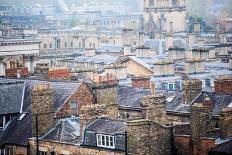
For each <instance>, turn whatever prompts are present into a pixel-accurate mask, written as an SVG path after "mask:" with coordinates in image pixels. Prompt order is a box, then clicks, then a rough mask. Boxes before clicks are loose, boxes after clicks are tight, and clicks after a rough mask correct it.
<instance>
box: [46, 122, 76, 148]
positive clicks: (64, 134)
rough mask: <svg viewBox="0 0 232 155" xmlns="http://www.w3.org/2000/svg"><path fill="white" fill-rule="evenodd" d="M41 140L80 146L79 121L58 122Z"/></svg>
mask: <svg viewBox="0 0 232 155" xmlns="http://www.w3.org/2000/svg"><path fill="white" fill-rule="evenodd" d="M42 139H44V140H51V141H57V142H62V143H71V144H80V124H79V121H71V119H70V118H66V119H62V120H59V121H58V122H57V123H56V125H55V126H54V127H53V128H52V129H51V130H50V131H48V132H47V134H46V135H44V136H43V137H42Z"/></svg>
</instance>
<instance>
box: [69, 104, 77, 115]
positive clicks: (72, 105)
mask: <svg viewBox="0 0 232 155" xmlns="http://www.w3.org/2000/svg"><path fill="white" fill-rule="evenodd" d="M70 110H71V114H76V113H77V110H78V105H77V102H75V101H72V102H71V103H70Z"/></svg>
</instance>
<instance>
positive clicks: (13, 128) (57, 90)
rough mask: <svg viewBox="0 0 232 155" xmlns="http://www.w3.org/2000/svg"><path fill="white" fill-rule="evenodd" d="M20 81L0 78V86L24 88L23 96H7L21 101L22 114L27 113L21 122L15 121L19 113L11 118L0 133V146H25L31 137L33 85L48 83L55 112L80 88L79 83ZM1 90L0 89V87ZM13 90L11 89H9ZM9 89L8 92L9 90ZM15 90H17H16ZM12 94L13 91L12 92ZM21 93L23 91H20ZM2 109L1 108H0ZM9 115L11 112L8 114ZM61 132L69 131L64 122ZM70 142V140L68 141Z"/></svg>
mask: <svg viewBox="0 0 232 155" xmlns="http://www.w3.org/2000/svg"><path fill="white" fill-rule="evenodd" d="M19 81H22V80H18V79H2V78H0V84H2V83H6V82H8V83H13V84H12V85H16V86H17V85H20V87H19V88H21V85H23V86H24V88H25V91H24V93H23V95H18V96H17V97H15V95H14V94H12V93H11V94H9V96H10V97H11V96H12V97H14V99H15V100H17V101H21V100H22V99H23V107H22V112H27V113H28V114H27V115H26V116H25V117H24V118H23V119H22V120H21V121H19V120H17V119H18V118H19V117H20V115H21V114H20V113H19V112H20V111H19V112H18V114H16V115H15V117H13V119H12V120H11V123H10V124H9V126H8V127H6V129H5V130H4V131H0V146H1V145H3V144H7V143H8V144H15V145H24V146H26V145H27V142H28V138H30V137H32V131H31V124H32V118H31V92H32V88H33V86H34V85H36V84H39V83H49V84H51V87H52V88H53V89H54V107H55V111H57V110H59V108H60V107H62V105H63V103H64V102H65V101H66V100H67V99H68V98H69V96H70V95H72V94H73V93H74V92H75V91H76V90H77V89H78V88H79V86H80V84H79V83H69V82H51V81H39V80H23V81H24V82H21V83H20V82H19ZM0 89H1V87H0ZM11 89H13V88H11ZM11 89H10V90H11ZM16 90H17V89H16ZM20 90H21V89H20ZM12 91H13V92H14V90H12ZM22 92H23V91H22ZM0 109H2V107H0ZM10 113H11V112H10ZM61 126H62V127H63V126H66V127H65V128H62V129H64V130H62V131H69V130H68V128H69V126H68V125H66V123H65V122H62V125H61ZM64 135H65V134H64ZM70 141H71V140H70Z"/></svg>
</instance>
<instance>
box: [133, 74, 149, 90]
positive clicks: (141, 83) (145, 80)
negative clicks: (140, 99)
mask: <svg viewBox="0 0 232 155" xmlns="http://www.w3.org/2000/svg"><path fill="white" fill-rule="evenodd" d="M131 81H132V86H133V87H136V88H147V89H150V77H140V78H139V77H137V78H131Z"/></svg>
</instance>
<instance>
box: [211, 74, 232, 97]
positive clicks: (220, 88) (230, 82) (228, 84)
mask: <svg viewBox="0 0 232 155" xmlns="http://www.w3.org/2000/svg"><path fill="white" fill-rule="evenodd" d="M214 85H215V92H217V93H229V94H231V93H232V76H228V77H221V78H218V79H216V80H215V81H214Z"/></svg>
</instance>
